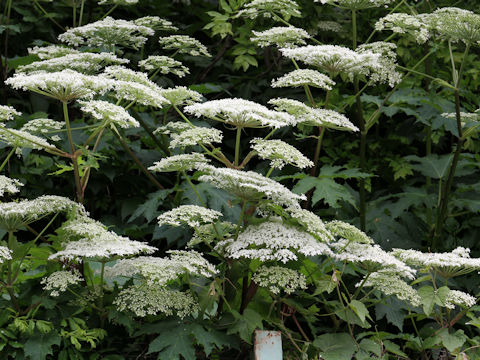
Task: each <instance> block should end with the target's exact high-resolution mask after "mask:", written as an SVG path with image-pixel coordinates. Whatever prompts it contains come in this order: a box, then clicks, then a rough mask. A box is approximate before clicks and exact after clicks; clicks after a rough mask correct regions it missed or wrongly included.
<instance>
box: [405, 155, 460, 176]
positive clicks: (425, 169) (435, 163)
mask: <svg viewBox="0 0 480 360" xmlns="http://www.w3.org/2000/svg"><path fill="white" fill-rule="evenodd" d="M452 158H453V154H447V155H440V156H439V155H437V154H431V155H429V156H425V157H422V158H421V157H418V156H416V155H410V156H405V157H404V159H405V160H407V161H408V162H410V163H411V166H412V169H413V170H416V171H418V172H420V173H421V174H422V175H424V176H429V177H431V178H433V179H443V178H444V177H445V176H447V172H448V169H449V165H450V163H451V161H452Z"/></svg>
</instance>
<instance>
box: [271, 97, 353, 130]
mask: <svg viewBox="0 0 480 360" xmlns="http://www.w3.org/2000/svg"><path fill="white" fill-rule="evenodd" d="M269 103H270V104H272V105H274V106H275V108H276V109H277V110H280V111H286V112H287V113H289V114H290V115H292V116H294V117H295V118H296V122H297V124H303V125H307V126H321V127H325V128H327V129H332V130H341V131H359V129H358V127H356V126H355V125H353V124H352V123H351V122H350V120H348V119H347V117H346V116H345V115H342V114H340V113H338V112H336V111H334V110H328V109H314V108H312V107H310V106H308V105H305V104H304V103H302V102H300V101H298V100H293V99H285V98H276V99H271V100H270V101H269Z"/></svg>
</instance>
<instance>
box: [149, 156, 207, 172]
mask: <svg viewBox="0 0 480 360" xmlns="http://www.w3.org/2000/svg"><path fill="white" fill-rule="evenodd" d="M208 161H209V160H208V159H207V158H205V156H204V155H203V154H199V153H192V154H180V155H172V156H169V157H165V158H162V159H161V160H160V161H157V162H155V163H154V165H153V166H150V167H149V168H148V170H150V171H156V172H173V171H191V170H194V169H197V168H198V167H199V166H200V165H201V164H205V163H207V162H208Z"/></svg>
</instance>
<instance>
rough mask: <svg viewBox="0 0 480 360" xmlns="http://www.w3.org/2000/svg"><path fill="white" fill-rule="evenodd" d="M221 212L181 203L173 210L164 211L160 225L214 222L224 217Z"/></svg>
mask: <svg viewBox="0 0 480 360" xmlns="http://www.w3.org/2000/svg"><path fill="white" fill-rule="evenodd" d="M222 216H223V214H222V213H221V212H218V211H215V210H211V209H207V208H204V207H202V206H197V205H181V206H179V207H176V208H175V209H173V210H170V211H167V212H164V213H163V214H162V215H160V216H159V217H158V218H157V219H158V225H160V226H161V225H171V226H180V225H183V224H186V225H188V226H190V227H193V228H195V227H197V226H200V225H202V224H208V223H212V222H214V221H216V220H218V219H219V218H220V217H222Z"/></svg>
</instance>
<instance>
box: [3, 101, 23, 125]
mask: <svg viewBox="0 0 480 360" xmlns="http://www.w3.org/2000/svg"><path fill="white" fill-rule="evenodd" d="M20 115H22V113H21V112H20V111H17V110H15V108H14V107H12V106H8V105H0V122H2V121H9V120H13V119H14V118H15V116H20Z"/></svg>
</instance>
